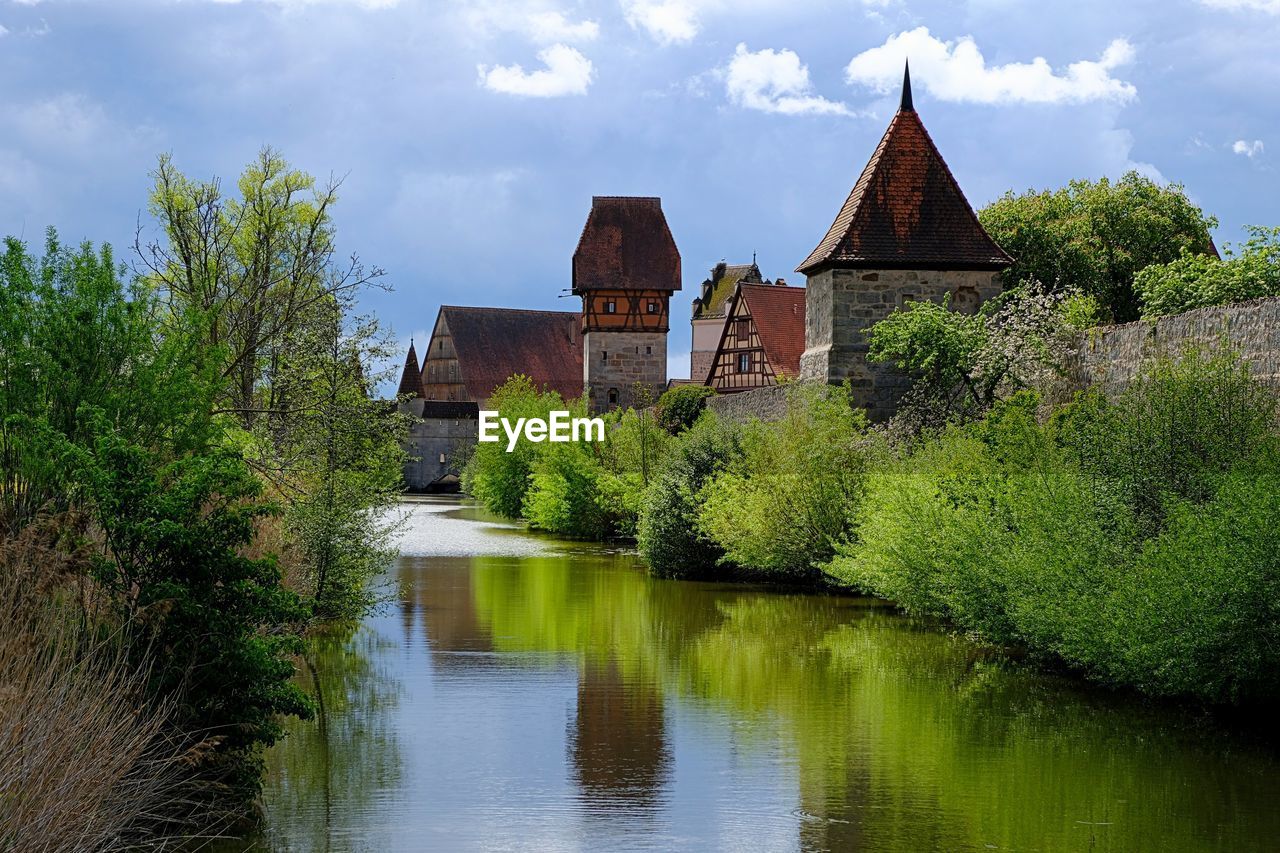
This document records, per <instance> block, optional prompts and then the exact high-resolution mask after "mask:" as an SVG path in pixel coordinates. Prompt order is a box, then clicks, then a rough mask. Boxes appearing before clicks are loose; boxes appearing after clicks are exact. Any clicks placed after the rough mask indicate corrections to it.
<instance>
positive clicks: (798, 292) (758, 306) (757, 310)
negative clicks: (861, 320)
mask: <svg viewBox="0 0 1280 853" xmlns="http://www.w3.org/2000/svg"><path fill="white" fill-rule="evenodd" d="M804 311H805V292H804V288H803V287H785V286H782V287H780V286H778V285H768V284H739V285H738V287H737V288H736V289H735V291H734V293H733V296H732V297H731V298H730V299H729V304H728V308H727V309H726V312H725V313H726V317H725V324H724V329H723V331H722V332H721V335H720V344H719V346H718V347H716V353H715V357H714V359H713V360H712V364H711V370H710V372H709V374H708V375H707V379H706V384H707V385H709V386H711V387H712V388H714V389H716V391H717V392H718V393H721V394H732V393H734V392H736V391H749V390H751V389H752V388H762V387H764V386H766V385H776V384H778V381H779V379H781V378H783V377H785V378H788V379H792V378H795V377H796V376H798V375H799V373H800V355H801V354H802V353H803V352H804Z"/></svg>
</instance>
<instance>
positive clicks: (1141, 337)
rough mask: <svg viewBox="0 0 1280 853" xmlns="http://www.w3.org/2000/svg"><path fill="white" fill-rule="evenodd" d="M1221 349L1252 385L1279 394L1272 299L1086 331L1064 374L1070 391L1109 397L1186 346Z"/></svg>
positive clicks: (1276, 308)
mask: <svg viewBox="0 0 1280 853" xmlns="http://www.w3.org/2000/svg"><path fill="white" fill-rule="evenodd" d="M1223 343H1226V344H1227V345H1229V346H1231V347H1233V348H1234V349H1236V350H1237V351H1238V352H1239V353H1240V357H1241V358H1242V359H1244V361H1246V362H1247V363H1248V364H1249V366H1250V368H1251V369H1252V371H1253V375H1254V377H1255V378H1256V379H1258V380H1260V381H1262V382H1264V383H1266V384H1267V385H1270V386H1271V387H1273V388H1275V389H1277V391H1278V392H1280V298H1278V297H1272V298H1268V299H1255V300H1252V301H1250V302H1240V303H1237V304H1235V305H1220V306H1215V307H1212V308H1198V309H1196V310H1194V311H1187V312H1185V313H1183V314H1175V315H1173V316H1171V317H1162V318H1160V319H1159V320H1156V321H1155V322H1149V321H1145V320H1139V321H1137V322H1134V323H1124V324H1122V325H1118V326H1103V327H1101V328H1097V329H1091V330H1090V331H1089V332H1087V333H1085V335H1084V338H1083V340H1082V341H1081V345H1080V349H1079V351H1078V353H1077V355H1076V358H1075V360H1074V362H1073V363H1072V364H1071V365H1069V366H1068V368H1069V370H1068V372H1069V374H1070V380H1071V384H1072V385H1074V386H1075V387H1077V388H1082V387H1088V386H1094V387H1098V388H1101V389H1102V390H1103V392H1104V393H1106V394H1108V395H1114V394H1116V393H1118V392H1120V391H1123V390H1124V388H1125V387H1126V386H1127V385H1128V384H1129V383H1130V382H1131V381H1133V379H1134V377H1135V376H1137V375H1138V373H1139V372H1140V371H1141V370H1142V368H1143V366H1144V365H1146V364H1148V363H1150V362H1151V361H1152V360H1153V359H1155V358H1158V357H1160V356H1175V357H1176V356H1177V355H1178V354H1179V353H1180V352H1181V351H1182V350H1183V349H1184V348H1185V347H1187V346H1199V347H1209V348H1215V347H1218V346H1221V345H1222V344H1223Z"/></svg>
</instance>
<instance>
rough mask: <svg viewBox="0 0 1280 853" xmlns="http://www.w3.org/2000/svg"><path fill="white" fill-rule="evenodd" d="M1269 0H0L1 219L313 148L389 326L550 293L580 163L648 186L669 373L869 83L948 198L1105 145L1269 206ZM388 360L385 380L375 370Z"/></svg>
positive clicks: (795, 252) (377, 310)
mask: <svg viewBox="0 0 1280 853" xmlns="http://www.w3.org/2000/svg"><path fill="white" fill-rule="evenodd" d="M1277 44H1280V0H1152V2H1139V1H1138V0H1135V2H1095V0H1073V2H1047V1H1046V0H962V1H961V2H919V0H737V2H729V0H599V2H594V0H593V2H573V0H511V2H497V0H452V2H422V0H238V2H237V0H0V229H2V230H3V232H4V233H5V234H10V235H14V236H20V237H23V238H25V239H27V240H29V241H34V242H36V243H37V244H38V242H39V241H40V239H41V235H42V233H43V231H44V229H45V228H46V227H47V226H49V225H53V226H56V227H57V228H58V230H59V232H60V233H61V234H62V236H63V238H64V239H66V240H74V241H79V240H92V241H95V242H110V243H112V244H113V245H115V246H116V247H117V254H118V255H120V256H121V257H123V258H124V259H125V260H129V258H130V251H131V247H132V245H133V242H134V238H135V233H136V232H137V231H138V229H141V230H142V233H143V235H144V238H145V237H146V236H148V235H150V236H154V233H155V229H154V223H153V222H152V221H151V220H150V218H149V217H148V215H147V211H146V198H147V189H148V186H149V183H150V178H149V176H148V173H149V172H150V171H151V170H152V169H153V168H154V166H155V162H156V157H157V156H158V155H159V154H161V153H163V152H169V153H171V154H172V155H173V157H174V160H175V162H176V164H177V165H178V167H179V168H180V169H182V170H183V171H184V172H186V173H187V174H188V175H190V176H192V177H199V178H206V179H207V178H210V177H213V176H218V177H220V178H222V179H224V180H226V181H228V182H231V181H233V180H234V178H235V177H236V175H237V174H238V173H239V172H240V170H241V169H242V168H243V167H244V166H245V165H246V164H247V163H248V162H249V161H250V160H251V159H252V158H253V157H254V155H255V153H256V152H257V151H258V149H259V148H261V147H262V146H263V145H271V146H274V147H275V148H277V149H278V150H280V152H281V153H282V154H283V155H284V156H285V157H286V158H287V159H288V160H289V161H290V162H291V163H292V164H293V165H294V166H295V167H297V168H300V169H303V170H305V171H307V172H310V173H311V174H313V175H316V176H317V177H319V178H322V179H324V178H328V177H329V176H331V175H332V176H336V177H340V178H341V179H342V181H343V183H342V189H341V194H340V202H339V204H338V206H337V207H336V208H335V216H336V221H337V227H338V235H339V242H340V246H341V249H342V251H343V252H344V253H351V252H354V253H357V254H358V255H359V256H360V257H361V259H362V260H363V261H365V262H366V263H367V264H373V265H376V266H378V267H381V268H383V269H385V270H386V279H385V280H386V281H387V282H389V283H390V284H391V285H392V287H393V288H394V289H393V290H391V291H390V292H386V293H383V292H370V293H369V294H367V295H366V296H365V297H363V298H362V303H361V307H362V309H363V310H364V311H366V312H368V313H372V314H376V315H377V316H378V317H379V318H380V319H381V320H382V321H383V322H384V323H386V324H387V325H389V326H390V327H391V328H392V329H393V330H394V333H395V335H396V336H397V338H398V339H399V340H400V341H401V342H402V344H403V345H404V346H405V347H407V345H408V342H409V340H410V338H411V337H412V338H415V339H416V340H418V341H423V340H425V339H426V338H427V337H428V335H429V331H430V328H431V326H432V324H433V322H434V319H435V315H436V311H437V309H438V307H439V306H440V305H441V304H456V305H491V306H505V307H519V308H539V309H552V310H556V309H558V310H570V309H572V308H575V307H576V306H575V305H574V304H573V303H574V302H576V300H571V299H569V298H568V297H565V296H563V294H565V293H566V292H567V288H568V287H569V276H570V261H571V258H572V254H573V249H574V246H575V245H576V243H577V238H578V235H579V233H580V232H581V229H582V225H583V222H584V221H585V220H586V216H587V212H588V210H589V208H590V205H591V196H592V195H656V196H661V197H662V204H663V209H664V211H665V212H666V215H667V219H668V222H669V223H670V226H671V230H672V233H673V234H674V236H675V240H676V244H677V246H678V247H679V249H680V253H681V256H682V258H683V276H684V289H683V291H682V292H680V293H678V294H676V296H675V297H674V299H673V305H672V318H673V323H672V330H671V335H670V340H669V350H670V371H671V375H672V376H687V375H688V350H689V326H688V322H687V320H685V319H684V318H687V317H688V315H689V310H690V303H691V302H692V300H693V298H694V296H696V295H697V292H698V288H699V284H700V283H701V281H702V280H703V279H704V278H706V276H707V274H708V270H709V269H710V268H711V267H712V266H714V265H715V263H716V262H717V261H720V260H722V259H723V260H726V261H728V262H729V263H741V262H746V261H749V260H750V259H751V257H752V255H753V253H754V254H755V255H756V257H757V258H758V261H759V264H760V267H761V270H762V272H763V273H764V274H765V276H767V277H769V278H776V277H777V276H783V277H785V278H787V279H788V280H789V281H790V282H791V283H793V284H800V283H802V282H803V277H802V276H800V275H798V274H797V273H795V272H793V270H794V268H795V266H796V264H798V263H799V262H800V261H801V260H802V259H803V258H804V257H805V256H806V255H807V254H808V252H809V251H810V250H811V249H812V248H813V247H814V245H816V244H817V242H818V241H819V240H820V239H821V238H822V236H823V234H824V233H825V231H826V229H827V227H828V225H830V223H831V220H832V218H833V217H834V216H835V214H836V212H837V211H838V209H839V207H840V205H841V203H842V202H843V201H844V198H845V196H846V195H847V194H848V192H849V189H850V188H851V186H852V185H853V183H854V181H855V180H856V178H857V176H858V174H859V172H861V170H862V167H863V166H864V165H865V163H866V161H867V158H868V157H869V156H870V155H871V152H872V150H873V149H874V147H875V144H876V142H877V141H878V140H879V138H880V136H881V134H882V133H883V131H884V128H885V126H886V124H887V123H888V121H889V119H890V117H891V116H892V114H893V111H894V109H895V108H896V105H897V101H898V95H899V86H900V82H901V74H902V63H903V59H904V58H905V57H908V56H909V57H910V60H911V67H912V79H913V82H914V95H915V105H916V108H917V110H918V111H919V113H920V116H921V118H922V120H923V121H924V123H925V126H926V127H928V128H929V131H930V133H931V135H932V136H933V138H934V141H935V142H936V143H937V144H938V146H939V148H940V150H941V151H942V154H943V156H944V157H945V158H946V160H947V162H948V164H949V165H950V167H951V169H952V171H953V172H954V173H955V175H956V177H957V179H958V180H959V183H960V185H961V187H962V188H963V189H964V191H965V193H966V195H967V196H968V198H969V201H970V202H971V203H972V204H973V205H974V207H975V208H980V207H981V206H982V205H984V204H986V203H988V202H990V201H992V200H993V199H995V198H997V197H999V196H1000V195H1001V194H1003V193H1004V192H1006V191H1008V190H1011V189H1012V190H1015V191H1022V190H1026V189H1030V188H1037V189H1040V188H1049V187H1058V186H1061V185H1063V184H1065V183H1066V182H1067V181H1069V180H1072V179H1075V178H1090V179H1096V178H1098V177H1101V176H1104V175H1106V176H1112V177H1116V176H1119V175H1121V174H1123V173H1124V172H1126V171H1128V170H1130V169H1137V170H1138V171H1140V172H1142V173H1144V174H1147V175H1149V176H1151V177H1153V178H1156V179H1158V180H1160V181H1164V182H1176V183H1180V184H1182V185H1184V186H1185V188H1186V191H1187V193H1188V194H1189V195H1190V197H1191V198H1192V199H1193V200H1194V201H1196V202H1197V203H1198V204H1200V205H1201V206H1202V207H1203V208H1204V209H1205V210H1206V211H1207V212H1209V213H1211V214H1213V215H1215V216H1216V217H1217V218H1218V220H1219V222H1220V225H1219V228H1218V231H1217V234H1216V237H1217V241H1218V243H1219V245H1222V244H1224V243H1232V242H1235V241H1238V240H1240V239H1242V236H1243V227H1244V226H1245V225H1248V224H1266V225H1276V224H1280V207H1278V204H1280V203H1278V202H1277V199H1280V173H1278V172H1277V165H1280V51H1277V50H1276V48H1275V46H1276V45H1277ZM392 387H393V386H392Z"/></svg>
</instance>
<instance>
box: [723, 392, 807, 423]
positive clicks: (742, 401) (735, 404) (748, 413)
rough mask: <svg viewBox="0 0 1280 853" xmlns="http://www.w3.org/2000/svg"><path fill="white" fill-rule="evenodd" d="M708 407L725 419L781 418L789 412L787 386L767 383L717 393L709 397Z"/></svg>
mask: <svg viewBox="0 0 1280 853" xmlns="http://www.w3.org/2000/svg"><path fill="white" fill-rule="evenodd" d="M707 408H708V409H710V410H711V411H713V412H715V413H716V415H717V416H718V417H720V418H722V419H724V420H727V421H737V422H739V423H741V422H743V421H747V420H750V419H751V418H759V419H760V420H762V421H777V420H781V419H782V416H783V415H785V414H786V413H787V386H786V385H766V386H764V387H763V388H753V389H751V390H750V391H738V392H736V393H734V394H717V395H715V396H714V397H708V398H707Z"/></svg>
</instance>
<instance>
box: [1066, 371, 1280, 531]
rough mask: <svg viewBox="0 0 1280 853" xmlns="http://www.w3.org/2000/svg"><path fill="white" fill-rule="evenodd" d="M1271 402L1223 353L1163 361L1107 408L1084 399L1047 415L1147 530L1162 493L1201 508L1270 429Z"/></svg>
mask: <svg viewBox="0 0 1280 853" xmlns="http://www.w3.org/2000/svg"><path fill="white" fill-rule="evenodd" d="M1275 418H1276V399H1275V397H1274V396H1273V395H1272V394H1271V392H1270V391H1269V390H1268V389H1267V388H1265V387H1263V386H1262V385H1260V384H1259V383H1257V382H1255V381H1254V380H1253V378H1252V377H1251V376H1250V372H1249V368H1248V365H1246V364H1244V363H1242V362H1241V361H1240V360H1239V359H1238V358H1237V357H1236V356H1235V354H1233V353H1232V352H1230V351H1229V350H1219V351H1216V352H1213V353H1206V352H1202V351H1200V350H1195V349H1191V350H1188V351H1186V352H1184V353H1183V354H1182V356H1181V357H1180V358H1178V359H1171V358H1162V359H1158V360H1156V361H1155V362H1153V363H1152V364H1150V365H1148V366H1147V368H1146V369H1145V370H1144V372H1143V373H1142V374H1141V375H1139V376H1138V377H1137V378H1136V379H1135V380H1134V382H1133V383H1132V384H1131V385H1130V386H1129V387H1128V388H1127V389H1126V390H1125V391H1124V393H1123V394H1122V395H1121V396H1120V397H1119V399H1117V400H1116V402H1114V403H1109V402H1108V401H1107V400H1106V399H1105V398H1103V397H1102V396H1101V395H1099V394H1097V393H1086V394H1084V395H1081V397H1080V398H1079V399H1078V400H1077V401H1076V402H1075V403H1074V404H1072V405H1070V406H1067V407H1066V408H1064V409H1063V410H1062V411H1060V412H1059V413H1057V414H1056V415H1055V417H1054V427H1055V437H1056V440H1057V441H1058V442H1059V443H1060V444H1061V445H1062V446H1063V447H1064V448H1066V449H1067V451H1068V453H1069V455H1070V456H1071V458H1072V459H1073V460H1074V461H1075V462H1076V463H1077V464H1079V466H1080V467H1081V469H1082V470H1083V471H1084V472H1086V473H1087V474H1088V475H1089V476H1090V477H1091V478H1092V479H1093V481H1094V482H1095V484H1096V485H1097V487H1098V488H1101V489H1115V490H1118V495H1119V497H1120V498H1121V499H1123V500H1124V501H1125V502H1126V503H1128V504H1129V506H1130V507H1132V509H1133V511H1134V512H1135V513H1137V515H1138V517H1139V519H1140V520H1141V522H1142V523H1143V524H1144V525H1145V528H1146V529H1147V531H1148V532H1153V531H1155V530H1157V529H1158V528H1159V526H1160V524H1161V521H1162V519H1163V516H1164V505H1165V502H1166V499H1167V497H1168V496H1175V497H1177V498H1179V499H1182V500H1189V501H1193V502H1200V501H1203V500H1206V499H1207V498H1209V497H1210V496H1211V495H1212V494H1213V493H1214V492H1215V490H1216V488H1217V480H1218V478H1220V477H1221V476H1222V475H1223V474H1224V473H1226V472H1227V471H1228V470H1230V469H1231V468H1232V466H1234V465H1235V464H1236V463H1237V462H1239V461H1240V460H1241V459H1244V458H1247V457H1248V456H1249V454H1250V453H1251V452H1252V451H1253V448H1254V447H1256V446H1257V445H1258V443H1259V442H1260V441H1262V440H1263V438H1264V437H1265V436H1266V435H1267V434H1268V433H1269V432H1270V431H1272V429H1273V428H1274V427H1275Z"/></svg>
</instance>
